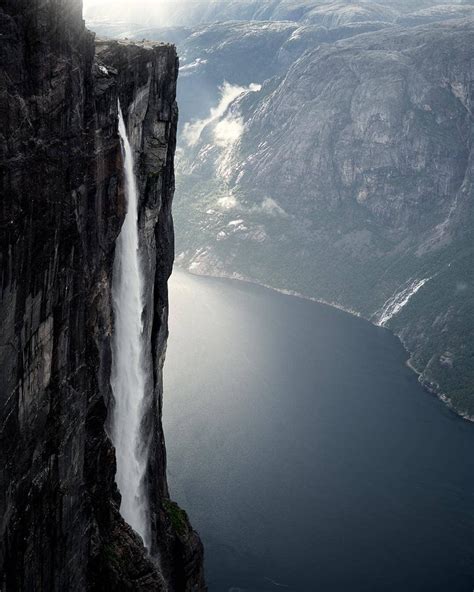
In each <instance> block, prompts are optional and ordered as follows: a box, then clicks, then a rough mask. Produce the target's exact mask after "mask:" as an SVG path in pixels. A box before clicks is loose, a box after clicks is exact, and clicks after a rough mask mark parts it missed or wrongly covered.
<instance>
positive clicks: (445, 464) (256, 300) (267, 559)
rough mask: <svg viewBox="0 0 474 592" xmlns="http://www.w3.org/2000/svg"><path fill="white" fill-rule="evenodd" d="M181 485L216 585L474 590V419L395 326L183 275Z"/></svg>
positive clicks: (175, 362) (174, 316) (173, 429)
mask: <svg viewBox="0 0 474 592" xmlns="http://www.w3.org/2000/svg"><path fill="white" fill-rule="evenodd" d="M170 299H171V318H170V340H169V347H168V356H167V361H166V365H165V389H166V390H165V404H164V420H165V430H166V438H167V449H168V462H169V479H170V486H171V490H172V493H173V496H174V497H175V499H176V500H177V501H178V502H179V503H180V504H182V505H183V506H184V507H185V508H186V509H187V511H188V513H189V515H190V518H191V520H192V522H193V524H194V526H195V528H196V529H197V530H198V531H199V532H200V534H201V536H202V539H203V541H204V544H205V549H206V570H207V578H208V583H209V590H210V592H227V591H232V592H237V591H243V590H245V591H251V592H257V591H258V592H260V591H275V590H279V591H282V592H283V591H287V592H295V591H297V592H313V591H314V592H318V591H320V592H339V591H341V592H346V591H351V592H362V591H364V592H378V591H381V592H382V591H383V592H391V591H396V592H415V591H416V592H421V591H423V592H424V591H426V592H435V591H436V592H437V591H443V592H458V591H459V592H461V591H466V592H471V591H472V590H473V589H474V425H471V424H468V423H467V422H464V421H462V420H460V419H458V418H457V417H455V416H454V415H453V414H451V413H450V412H449V411H448V410H447V409H446V408H445V407H444V405H443V404H441V403H440V402H439V401H438V400H437V399H436V398H434V397H433V396H431V395H429V394H427V393H426V392H425V391H424V390H423V389H422V388H421V386H420V385H419V384H418V382H417V378H416V376H415V374H413V373H412V372H411V371H410V370H409V369H408V368H407V367H406V366H405V360H406V354H405V352H404V350H403V348H402V346H401V345H400V343H399V342H398V340H397V339H396V338H395V337H393V336H392V335H391V334H390V333H389V332H388V331H386V330H384V329H380V328H376V327H373V326H372V325H370V324H369V323H367V322H365V321H363V320H360V319H357V318H355V317H352V316H350V315H348V314H346V313H343V312H340V311H338V310H334V309H332V308H329V307H327V306H324V305H319V304H315V303H312V302H307V301H304V300H301V299H298V298H294V297H291V296H284V295H281V294H277V293H275V292H272V291H270V290H266V289H264V288H260V287H258V286H252V285H248V284H245V283H241V282H234V281H229V280H219V279H209V278H198V277H194V276H191V275H189V274H186V273H184V272H182V271H179V270H176V271H175V272H174V274H173V278H172V281H171V292H170Z"/></svg>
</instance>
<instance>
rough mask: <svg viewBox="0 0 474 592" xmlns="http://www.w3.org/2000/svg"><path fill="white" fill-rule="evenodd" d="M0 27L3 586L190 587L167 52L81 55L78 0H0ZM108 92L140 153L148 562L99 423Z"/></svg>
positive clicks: (111, 230) (90, 45) (193, 548)
mask: <svg viewBox="0 0 474 592" xmlns="http://www.w3.org/2000/svg"><path fill="white" fill-rule="evenodd" d="M0 33H1V36H0V56H1V62H0V63H1V65H2V66H1V69H0V122H1V125H0V130H1V132H0V173H1V174H0V187H1V195H2V201H1V215H0V229H1V232H0V243H1V259H0V264H1V299H0V322H1V327H2V329H1V342H0V368H1V370H0V419H1V424H0V425H1V427H0V430H1V432H0V438H1V443H0V444H1V445H0V468H1V471H0V493H1V495H0V514H1V516H2V522H1V530H0V588H1V589H2V590H5V591H10V590H11V591H15V592H16V591H22V590H25V591H26V590H27V591H33V590H51V591H54V590H58V591H63V590H71V591H75V590H77V591H82V590H105V589H111V590H134V591H135V590H138V591H140V590H143V591H144V590H147V591H149V590H170V591H174V590H176V591H177V590H190V591H191V590H203V589H204V583H203V575H202V547H201V544H200V542H199V539H198V537H197V535H196V534H195V533H194V532H193V530H192V529H191V527H190V525H189V522H188V521H187V519H186V517H185V514H184V513H183V512H182V511H179V512H180V513H179V516H180V517H181V521H180V522H179V525H178V526H177V523H176V519H175V514H176V512H177V510H176V512H170V507H171V505H170V504H171V502H169V498H168V490H167V485H166V476H165V449H164V442H163V436H162V430H161V396H162V392H161V370H162V364H163V359H164V353H165V347H166V336H167V304H168V303H167V291H166V281H167V278H168V276H169V273H170V271H171V264H172V260H173V230H172V222H171V214H170V207H171V200H172V196H173V191H174V178H173V159H174V149H175V133H176V122H177V108H176V105H175V89H176V77H177V59H176V53H175V50H174V48H173V47H171V46H162V45H157V46H153V47H152V46H147V47H146V48H145V47H137V46H120V47H119V46H116V47H114V48H113V49H109V50H108V51H107V52H106V54H107V55H103V50H104V48H101V47H99V51H98V57H96V55H95V44H94V36H93V35H92V34H91V33H89V32H88V31H87V30H86V29H85V27H84V23H83V21H82V7H81V3H80V2H76V1H75V0H50V1H49V2H43V1H40V0H28V1H26V0H14V1H13V0H12V1H11V2H10V1H8V0H7V1H4V2H2V7H1V8H0ZM106 58H108V59H109V63H105V59H106ZM109 66H111V67H110V68H109ZM119 98H120V101H121V104H122V108H123V111H124V114H126V119H127V122H128V128H129V133H131V134H132V142H133V145H134V147H135V149H136V151H137V153H138V155H139V161H138V162H139V165H138V171H137V172H138V179H139V187H140V193H141V203H140V231H141V232H140V238H141V242H142V249H143V253H144V257H145V259H146V261H147V265H148V275H147V277H148V278H149V284H150V285H149V299H148V302H147V309H146V317H147V327H148V335H149V338H150V348H151V349H152V352H153V366H154V367H153V369H152V370H153V372H152V375H153V385H152V386H153V388H152V389H151V392H152V393H153V395H150V402H149V403H150V405H149V413H148V414H147V422H148V424H149V425H148V426H147V427H148V430H149V431H151V432H152V433H153V434H154V436H153V441H152V453H151V454H150V459H152V460H150V466H149V471H148V483H149V490H150V496H151V499H152V509H153V516H152V522H153V533H154V549H153V551H154V553H152V555H153V556H158V553H157V552H158V551H159V555H160V556H161V561H158V560H156V559H151V558H150V556H148V555H147V553H146V551H145V549H144V547H143V545H142V543H141V540H140V539H139V537H138V536H137V535H136V534H135V533H134V532H133V531H132V530H131V528H130V527H129V526H128V525H127V524H126V523H125V522H124V521H123V519H122V518H121V516H120V513H119V504H120V495H119V492H118V491H117V488H116V485H115V481H114V475H115V455H114V449H113V447H112V445H111V443H110V440H109V438H108V436H107V433H106V422H107V409H108V407H109V406H110V405H111V404H113V400H112V394H111V389H110V382H109V379H110V366H111V349H110V339H111V334H112V329H113V315H112V309H111V273H112V266H113V258H114V245H115V240H116V237H117V236H118V233H119V231H120V227H121V224H122V221H123V217H124V213H125V201H124V194H123V175H122V166H123V163H122V156H121V149H120V142H119V137H118V133H117V104H118V103H117V101H118V99H119Z"/></svg>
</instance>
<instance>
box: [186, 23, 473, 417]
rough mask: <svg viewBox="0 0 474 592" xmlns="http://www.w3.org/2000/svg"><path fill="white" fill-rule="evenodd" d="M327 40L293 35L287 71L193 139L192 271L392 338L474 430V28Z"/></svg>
mask: <svg viewBox="0 0 474 592" xmlns="http://www.w3.org/2000/svg"><path fill="white" fill-rule="evenodd" d="M305 36H307V39H309V40H308V43H307V44H305V43H304V39H305ZM316 36H317V33H316V31H315V30H309V31H308V30H307V29H304V30H303V31H300V30H296V31H293V32H292V33H291V36H290V37H289V38H288V40H287V42H286V44H285V45H286V46H288V45H289V46H290V47H291V46H292V44H293V47H295V46H297V47H298V46H300V47H301V46H302V47H301V52H300V53H299V56H298V52H295V53H293V57H294V59H293V60H292V61H291V65H290V67H289V68H288V69H287V70H285V68H283V67H282V69H281V72H280V73H279V74H276V75H274V76H272V77H270V78H268V79H267V80H265V81H263V83H261V84H262V86H261V88H257V87H253V88H252V89H250V87H249V88H247V89H242V90H241V91H240V93H239V96H238V97H236V98H234V99H233V100H232V101H231V102H230V103H229V105H228V106H227V107H226V109H225V110H224V112H223V113H222V114H219V115H218V116H216V117H214V118H212V117H211V118H208V119H207V120H204V121H203V122H202V123H204V126H202V124H201V126H202V127H199V125H197V123H196V122H194V123H193V124H191V125H189V124H188V126H187V128H185V129H184V142H183V141H182V143H181V146H182V148H181V150H180V157H179V166H178V170H179V175H178V179H179V181H178V194H179V196H180V199H179V201H178V202H177V208H176V210H175V219H176V221H177V227H178V228H179V229H180V234H179V236H178V245H179V246H178V249H179V251H181V254H180V258H179V260H180V261H181V263H182V264H183V265H186V266H188V267H190V268H191V269H193V270H194V271H197V272H200V273H211V274H224V275H232V274H234V275H238V276H242V277H245V278H248V279H251V280H254V281H258V282H261V283H265V284H269V285H271V286H274V287H276V288H279V289H284V290H291V291H296V292H298V293H301V294H303V295H305V296H308V297H312V298H317V299H322V300H325V301H328V302H331V303H334V304H336V305H338V306H342V307H344V308H346V309H350V310H352V311H354V312H357V313H358V314H361V315H363V316H364V317H366V318H369V319H371V320H373V321H374V322H377V323H379V324H382V325H384V326H387V327H389V328H391V329H392V330H393V331H395V332H396V333H397V334H398V335H399V336H400V337H401V339H402V340H403V342H404V344H405V345H406V347H407V349H408V350H409V351H410V353H411V355H412V357H411V364H412V366H413V367H414V368H415V369H416V370H417V371H418V372H420V374H421V380H422V381H423V382H425V384H427V386H429V387H430V388H433V389H434V390H436V391H438V392H439V393H440V394H442V396H444V397H445V398H446V399H447V400H449V402H450V403H451V404H452V405H453V406H454V407H455V408H456V409H457V410H458V411H459V412H460V413H461V414H464V415H469V416H470V415H473V413H474V398H473V395H474V393H473V391H472V384H473V379H474V349H473V345H472V344H473V343H474V341H473V337H474V315H473V312H474V310H473V302H474V300H473V298H472V287H473V268H472V261H473V246H474V243H473V240H472V239H473V236H472V228H473V226H472V199H473V193H472V165H473V160H472V159H473V156H472V68H471V61H472V47H473V42H474V22H473V20H472V19H464V20H452V21H447V22H443V23H436V24H432V25H428V26H421V27H416V28H408V29H404V28H400V27H393V26H390V27H386V28H383V29H381V30H379V31H375V32H371V33H367V34H359V35H355V36H353V37H350V38H348V39H343V40H339V41H336V42H330V41H329V42H328V41H322V40H317V41H316V40H315V37H316ZM311 45H312V47H308V46H311ZM282 48H283V46H282V47H281V48H280V49H279V50H278V51H277V52H275V53H274V54H272V57H273V59H276V60H277V61H278V59H279V58H280V59H281V55H282ZM295 54H296V55H295ZM209 59H210V60H212V59H216V57H215V56H214V54H213V52H212V51H211V52H210V58H209ZM249 59H250V56H249ZM223 61H224V63H225V61H226V57H225V55H224V57H223ZM268 63H271V60H270V59H269V60H268ZM206 66H207V64H206ZM267 73H270V72H269V71H268V69H267ZM237 79H238V80H239V82H240V79H239V78H238V75H237ZM227 80H230V81H233V77H232V76H230V75H229V76H228V78H227ZM254 82H259V83H260V82H261V79H258V78H257V77H255V78H254ZM193 126H194V127H193ZM193 130H194V131H197V132H199V134H198V135H197V137H195V136H192V134H190V131H193ZM183 144H184V147H183Z"/></svg>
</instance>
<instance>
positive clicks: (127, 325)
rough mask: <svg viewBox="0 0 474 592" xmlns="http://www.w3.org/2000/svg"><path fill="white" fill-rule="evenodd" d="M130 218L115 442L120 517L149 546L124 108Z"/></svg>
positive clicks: (120, 288) (118, 296)
mask: <svg viewBox="0 0 474 592" xmlns="http://www.w3.org/2000/svg"><path fill="white" fill-rule="evenodd" d="M119 133H120V139H121V141H122V149H123V159H124V174H125V194H126V199H127V213H126V216H125V220H124V222H123V225H122V229H121V231H120V234H119V236H118V239H117V245H116V249H115V259H114V272H113V285H112V300H113V310H114V320H115V323H114V335H113V342H112V343H113V347H112V354H113V355H112V373H111V386H112V391H113V394H114V407H113V413H112V421H111V428H112V434H111V435H112V440H113V443H114V446H115V450H116V455H117V474H116V481H117V485H118V488H119V490H120V493H121V495H122V502H121V505H120V513H121V514H122V516H123V517H124V518H125V520H126V521H127V522H128V523H129V524H130V525H131V526H132V528H133V529H134V530H135V531H136V532H138V534H139V535H140V536H141V537H142V539H143V542H144V543H145V545H146V546H148V543H149V541H148V527H147V524H148V520H147V518H148V506H147V499H146V494H145V491H144V487H143V477H144V474H145V470H146V457H145V454H144V452H143V446H142V445H141V444H142V442H141V440H142V438H141V427H142V425H141V424H142V418H143V401H144V397H145V384H146V377H145V364H144V348H143V322H142V312H143V278H142V274H141V270H140V261H139V252H138V228H137V220H138V192H137V186H136V181H135V174H134V163H133V153H132V148H131V146H130V142H129V140H128V137H127V130H126V128H125V122H124V119H123V115H122V110H121V109H120V106H119Z"/></svg>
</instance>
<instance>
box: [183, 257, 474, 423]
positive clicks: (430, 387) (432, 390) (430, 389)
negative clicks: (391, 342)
mask: <svg viewBox="0 0 474 592" xmlns="http://www.w3.org/2000/svg"><path fill="white" fill-rule="evenodd" d="M174 266H176V267H177V268H178V269H180V270H181V271H185V272H187V273H189V274H191V275H194V276H196V277H205V278H222V279H227V280H237V281H239V282H245V283H247V284H252V285H254V286H260V287H261V288H266V289H267V290H272V291H273V292H277V293H278V294H284V295H285V296H294V297H296V298H301V299H302V300H307V301H309V302H316V303H318V304H324V305H326V306H330V307H331V308H335V309H337V310H341V311H342V312H345V313H347V314H350V315H352V316H355V317H357V318H359V319H363V320H364V321H367V322H368V323H370V324H371V325H373V326H374V327H379V328H381V329H385V330H386V331H389V332H390V333H391V334H392V335H394V336H395V337H396V338H397V339H398V341H399V342H400V343H401V345H402V347H403V349H404V350H405V352H406V353H407V356H408V358H407V360H406V361H405V365H406V366H407V367H408V368H409V369H410V370H411V371H412V372H414V373H415V374H416V375H417V377H418V382H419V383H420V384H421V386H422V387H423V388H424V390H425V391H426V392H427V393H429V394H430V395H433V396H435V397H436V398H437V399H439V400H440V401H441V402H442V403H444V405H446V407H447V408H448V409H449V410H450V411H451V412H452V413H453V414H454V415H456V416H457V417H459V418H460V419H463V420H464V421H468V422H470V423H474V416H472V415H468V414H467V413H465V412H464V413H463V412H461V411H460V410H458V409H456V407H454V405H453V404H452V402H451V399H450V398H449V397H448V396H447V395H446V393H443V392H441V390H440V388H439V385H436V384H434V383H431V382H429V381H427V380H425V379H423V372H422V371H420V370H418V369H417V368H416V367H415V366H414V365H413V362H412V356H413V353H412V352H411V351H410V350H409V349H408V348H407V346H406V345H405V343H404V342H403V340H402V338H401V337H400V336H399V335H397V334H396V333H395V332H394V331H392V330H391V329H390V328H389V327H385V326H383V325H378V324H377V323H374V322H373V321H372V320H371V319H369V318H367V317H364V316H363V315H362V314H361V313H360V312H358V311H356V310H353V309H350V308H345V307H344V306H342V305H340V304H337V303H336V302H328V301H327V300H324V299H322V298H315V297H313V296H305V295H304V294H301V293H300V292H296V291H294V290H286V289H284V288H275V286H270V285H269V284H264V283H263V282H259V281H257V280H255V279H252V278H248V277H245V276H243V275H241V274H239V273H233V274H229V273H225V272H219V273H213V274H210V273H199V272H197V271H194V270H192V269H189V268H185V267H182V266H180V265H179V264H177V263H176V262H175V263H174Z"/></svg>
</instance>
